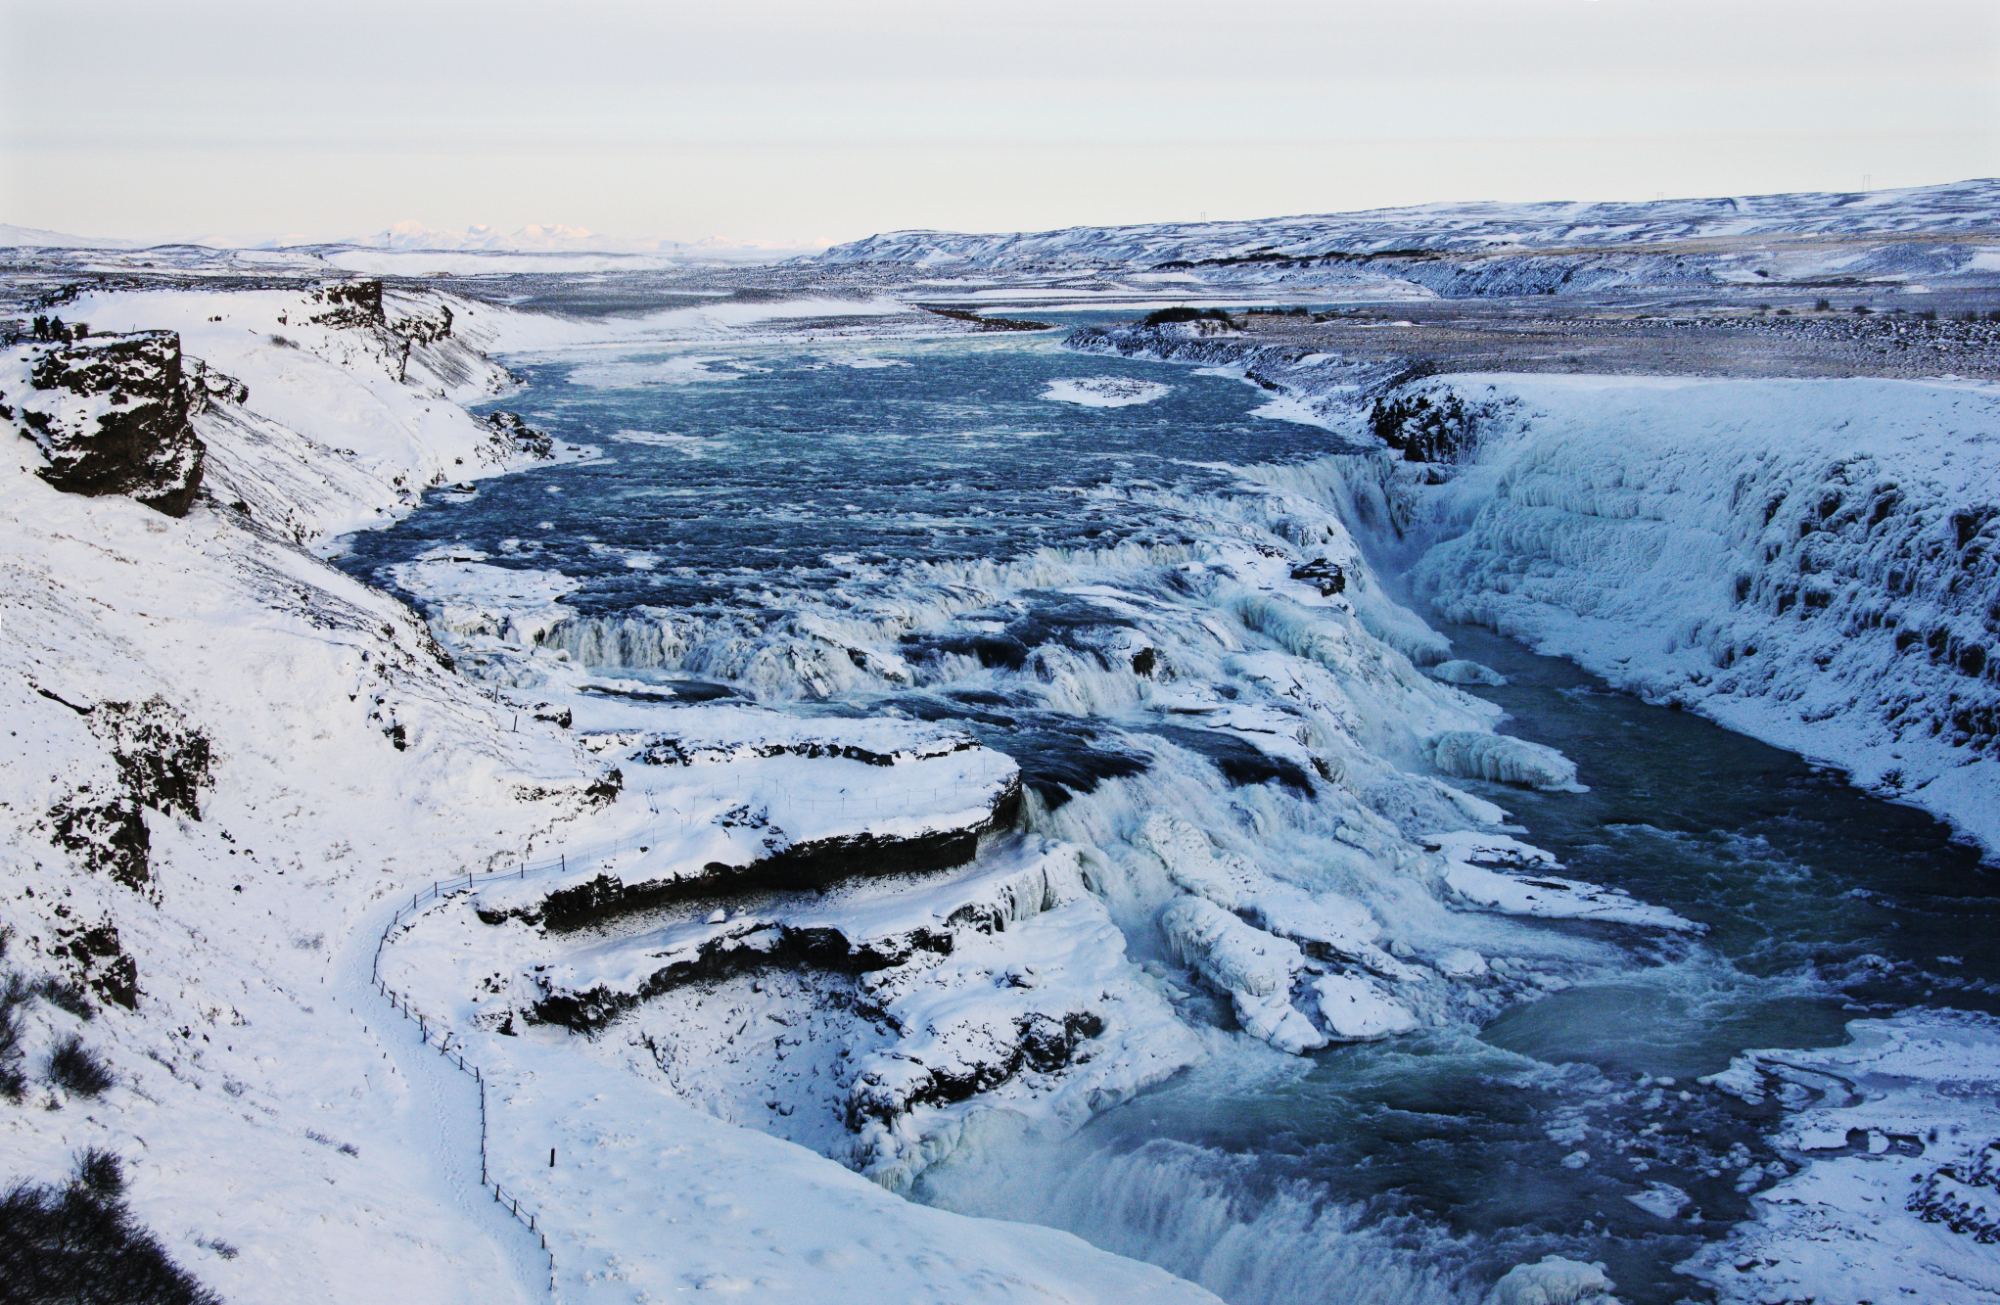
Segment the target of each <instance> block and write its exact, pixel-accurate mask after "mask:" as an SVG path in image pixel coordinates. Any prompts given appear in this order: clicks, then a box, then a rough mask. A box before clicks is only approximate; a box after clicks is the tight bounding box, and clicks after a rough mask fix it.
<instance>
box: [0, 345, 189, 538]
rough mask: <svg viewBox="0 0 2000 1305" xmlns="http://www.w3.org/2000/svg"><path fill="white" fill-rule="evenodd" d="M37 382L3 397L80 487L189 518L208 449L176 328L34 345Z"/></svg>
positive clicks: (53, 476)
mask: <svg viewBox="0 0 2000 1305" xmlns="http://www.w3.org/2000/svg"><path fill="white" fill-rule="evenodd" d="M28 358H29V386H30V388H29V389H28V390H26V391H25V392H22V393H18V394H7V395H0V418H11V419H13V420H14V421H15V422H16V423H17V424H18V425H19V427H20V428H21V429H22V431H23V433H24V434H26V435H27V436H28V438H30V439H32V440H34V441H35V444H36V446H37V447H39V448H40V449H41V451H42V456H43V457H45V458H47V459H48V463H49V465H48V466H46V467H44V468H42V469H41V471H40V472H39V473H38V474H39V475H40V476H41V478H42V479H43V480H46V481H47V482H48V483H49V484H51V485H54V486H55V487H56V488H57V489H60V490H64V491H67V492H68V493H72V494H88V495H101V494H126V495H130V496H131V497H132V498H135V499H137V500H139V501H140V502H141V503H144V504H145V505H146V506H147V507H150V508H153V509H155V510H157V511H160V512H164V513H165V514H166V515H168V516H171V517H178V516H185V515H186V514H187V510H188V508H189V506H191V505H192V504H193V502H194V496H195V491H196V490H197V489H198V488H199V487H200V485H201V469H202V461H203V458H204V457H205V456H206V454H207V448H206V446H204V445H203V444H202V442H201V439H200V437H199V436H197V435H196V434H195V433H194V429H193V427H191V426H189V425H188V403H187V394H186V389H185V385H184V381H183V376H182V371H181V340H180V336H179V335H178V334H176V333H175V332H173V331H136V332H133V333H131V334H129V335H93V336H86V337H82V338H78V339H73V340H68V341H61V342H51V343H46V344H38V345H32V346H29V354H28Z"/></svg>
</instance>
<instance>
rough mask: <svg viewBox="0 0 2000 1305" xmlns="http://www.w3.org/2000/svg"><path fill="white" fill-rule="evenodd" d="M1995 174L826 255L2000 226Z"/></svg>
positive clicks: (1071, 232) (1343, 248) (1502, 242)
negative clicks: (1870, 187) (1895, 186)
mask: <svg viewBox="0 0 2000 1305" xmlns="http://www.w3.org/2000/svg"><path fill="white" fill-rule="evenodd" d="M1996 212H2000V180H1995V179H1983V180H1976V181H1962V182H1954V183H1951V184H1949V185H1942V186H1924V187H1918V188H1913V189H1908V190H1879V191H1868V192H1851V193H1807V194H1796V195H1758V196H1748V197H1741V198H1725V199H1677V200H1660V201H1657V202H1654V203H1619V202H1600V203H1542V204H1503V203H1491V202H1489V203H1465V204H1424V205H1419V206H1416V207H1412V208H1390V209H1372V210H1368V211H1366V212H1360V213H1336V214H1328V215H1324V216H1305V217H1290V218H1268V219H1261V220H1256V221H1247V222H1202V223H1193V222H1179V223H1154V224H1147V225H1138V226H1128V227H1070V228H1066V229H1064V230H1061V231H1042V232H1033V233H1017V234H996V235H965V234H959V233H956V232H948V231H893V232H888V233H886V234H883V235H876V236H870V237H868V238H867V239H866V240H857V241H853V242H851V243H848V244H844V245H836V246H835V247H833V248H832V249H829V250H827V251H826V252H825V253H824V254H821V255H819V256H818V257H819V260H820V261H823V262H827V263H868V262H878V263H913V264H919V265H923V266H929V267H935V268H939V269H950V270H964V269H972V268H978V269H982V270H991V271H1001V270H1038V269H1049V268H1061V267H1108V268H1121V269H1126V270H1130V271H1147V270H1154V269H1159V268H1161V267H1163V266H1165V265H1170V264H1175V263H1180V264H1201V263H1204V262H1209V261H1212V260H1232V261H1244V262H1249V261H1262V262H1272V263H1275V262H1279V261H1283V260H1296V259H1302V258H1312V259H1317V258H1324V257H1328V256H1338V255H1346V256H1348V257H1350V258H1361V257H1367V256H1375V257H1393V256H1396V255H1403V254H1408V253H1410V252H1412V251H1425V252H1433V253H1453V254H1488V253H1495V252H1500V251H1525V250H1544V251H1546V250H1554V249H1580V248H1591V249H1602V248H1613V247H1618V246H1626V247H1637V246H1641V245H1656V244H1664V243H1670V242H1685V241H1698V240H1716V239H1721V238H1728V237H1741V236H1780V235H1784V236H1861V237H1866V236H1881V235H1889V234H1902V235H1908V234H1917V233H1949V234H1955V235H1969V234H1985V235H1988V236H1994V235H1996V231H2000V221H1996V218H1995V214H1996Z"/></svg>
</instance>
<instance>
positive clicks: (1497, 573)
mask: <svg viewBox="0 0 2000 1305" xmlns="http://www.w3.org/2000/svg"><path fill="white" fill-rule="evenodd" d="M1452 385H1453V387H1454V388H1456V389H1459V390H1462V391H1464V392H1466V394H1467V396H1468V398H1472V397H1476V398H1478V399H1480V400H1481V401H1485V400H1487V399H1490V398H1491V397H1493V396H1494V395H1496V394H1498V395H1501V396H1513V397H1516V398H1518V399H1519V400H1520V404H1519V405H1518V406H1517V407H1515V408H1513V409H1511V411H1513V412H1514V413H1516V414H1517V417H1516V418H1515V419H1510V420H1509V421H1508V422H1506V423H1504V424H1500V425H1498V426H1496V428H1494V429H1490V430H1486V431H1483V432H1482V435H1481V446H1480V449H1481V451H1480V454H1479V457H1478V461H1477V462H1476V463H1474V464H1472V465H1471V466H1469V467H1466V468H1462V469H1460V470H1459V472H1458V473H1457V475H1456V477H1455V478H1454V479H1453V480H1451V481H1450V483H1448V484H1446V485H1444V486H1441V487H1438V488H1436V489H1434V490H1415V491H1413V492H1414V493H1416V494H1417V495H1418V498H1419V501H1420V502H1422V503H1423V504H1424V507H1423V509H1422V510H1423V511H1425V512H1428V513H1429V514H1430V521H1431V523H1432V525H1433V526H1434V528H1436V529H1438V530H1440V531H1442V532H1444V533H1447V534H1454V533H1455V535H1456V537H1454V538H1449V539H1447V540H1446V541H1445V542H1443V543H1441V544H1438V545H1437V546H1436V547H1434V548H1432V549H1431V550H1430V552H1429V553H1428V554H1427V555H1426V556H1425V557H1424V558H1423V560H1422V561H1421V562H1420V563H1419V564H1418V566H1417V568H1416V572H1415V574H1416V578H1417V580H1418V582H1419V583H1420V585H1421V586H1422V588H1423V589H1424V590H1425V591H1426V592H1427V593H1428V594H1430V595H1431V596H1432V598H1433V601H1434V602H1435V603H1436V604H1437V606H1438V607H1439V609H1440V610H1441V611H1442V612H1444V613H1445V614H1446V615H1447V616H1448V617H1450V618H1452V619H1455V620H1467V621H1476V622H1479V623H1481V624H1485V625H1490V626H1493V627H1494V628H1496V629H1499V630H1501V631H1503V632H1504V633H1507V634H1510V635H1513V636H1515V637H1518V638H1521V639H1523V640H1524V641H1526V642H1528V643H1531V644H1533V645H1534V646H1535V647H1536V648H1538V649H1539V650H1540V651H1542V652H1545V653H1553V654H1559V655H1562V656H1567V657H1571V658H1574V659H1575V660H1577V661H1578V662H1580V663H1582V664H1583V665H1584V666H1586V667H1588V668H1589V669H1591V670H1592V671H1594V672H1596V673H1598V674H1601V675H1603V676H1604V677H1605V678H1607V679H1608V680H1610V681H1611V682H1612V683H1613V684H1616V685H1618V686H1619V687H1621V688H1625V689H1629V690H1631V691H1633V692H1636V693H1639V694H1640V695H1642V696H1644V697H1646V698H1648V699H1650V700H1652V701H1656V702H1668V703H1675V704H1679V705H1683V706H1686V707H1689V708H1692V709H1694V710H1697V711H1700V712H1701V713H1703V714H1704V715H1707V716H1710V717H1712V718H1714V719H1715V720H1717V721H1719V722H1721V723H1722V724H1724V725H1727V726H1729V727H1731V728H1733V729H1739V730H1742V731H1744V732H1746V733H1749V734H1754V735H1756V736H1758V737H1760V738H1764V739H1767V740H1769V741H1771V742H1773V743H1776V744H1778V745H1780V746H1782V747H1787V748H1792V749H1794V750H1797V751H1800V752H1803V753H1805V754H1807V755H1809V756H1814V757H1820V758H1825V759H1827V760H1830V761H1833V762H1835V763H1837V764H1839V765H1841V766H1844V767H1846V768H1848V769H1850V770H1851V771H1852V772H1853V775H1854V778H1855V780H1856V782H1858V783H1860V784H1862V785H1864V786H1866V787H1869V788H1871V789H1873V790H1875V791H1876V792H1879V793H1882V794H1884V795H1886V796H1891V797H1895V798H1898V799H1900V800H1904V801H1908V802H1912V803H1915V804H1917V805H1920V806H1923V807H1925V808H1926V809H1928V810H1931V811H1933V812H1936V813H1937V814H1939V815H1941V816H1943V817H1945V818H1947V819H1949V820H1951V821H1952V822H1953V823H1955V824H1956V825H1958V826H1959V827H1960V828H1962V829H1964V830H1965V831H1966V832H1967V833H1969V834H1971V835H1973V836H1974V837H1977V838H1978V839H1980V840H1981V841H1983V842H1984V843H1985V844H1986V845H1987V846H1988V847H1989V848H1991V847H2000V804H1995V803H1994V802H1993V800H1992V796H1993V794H1994V793H1995V792H1996V791H2000V756H1996V749H2000V642H1996V641H2000V626H1996V625H1995V618H1994V615H1993V613H1994V610H1995V604H1996V603H1997V602H2000V507H1996V506H1995V505H1994V504H1993V503H1992V502H1991V501H1990V500H1991V497H1992V487H1993V486H1994V485H1995V484H1996V483H2000V393H1996V392H1995V391H1994V390H1993V389H1991V388H1990V387H1985V386H1975V385H1958V384H1948V383H1935V384H1917V383H1908V382H1892V381H1864V380H1844V381H1663V380H1621V379H1612V378H1535V379H1532V380H1529V379H1524V378H1506V377H1487V378H1454V380H1453V381H1452Z"/></svg>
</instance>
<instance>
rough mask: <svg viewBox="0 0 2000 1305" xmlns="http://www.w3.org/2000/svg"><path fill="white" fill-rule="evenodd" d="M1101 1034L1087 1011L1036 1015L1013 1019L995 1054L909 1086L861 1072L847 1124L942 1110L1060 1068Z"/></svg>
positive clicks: (934, 1070) (937, 1070)
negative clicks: (1026, 1072)
mask: <svg viewBox="0 0 2000 1305" xmlns="http://www.w3.org/2000/svg"><path fill="white" fill-rule="evenodd" d="M1103 1032H1104V1021H1103V1020H1102V1019H1100V1018H1099V1017H1098V1016H1097V1015H1095V1014H1093V1013H1091V1012H1089V1011H1072V1012H1069V1013H1067V1014H1065V1015H1064V1016H1063V1017H1062V1018H1061V1019H1060V1020H1058V1019H1056V1018H1055V1017H1054V1016H1053V1015H1049V1014H1046V1013H1044V1012H1041V1011H1034V1012H1030V1013H1029V1014H1027V1015H1023V1016H1022V1017H1020V1019H1018V1020H1016V1021H1015V1023H1014V1027H1013V1029H1012V1030H1011V1033H1012V1037H1011V1038H1004V1039H1002V1040H1001V1042H1002V1049H1001V1053H1000V1054H999V1055H997V1056H994V1057H991V1058H988V1059H982V1060H978V1061H976V1062H973V1063H971V1064H966V1065H963V1066H957V1067H952V1068H946V1067H927V1068H928V1069H929V1072H928V1073H926V1074H924V1075H922V1076H921V1077H919V1078H918V1079H917V1081H916V1082H914V1083H903V1084H900V1085H899V1084H891V1083H887V1082H884V1081H883V1080H882V1079H881V1078H879V1077H877V1076H876V1075H874V1074H864V1075H863V1076H862V1077H861V1078H859V1079H857V1080H856V1081H855V1084H854V1087H853V1088H852V1090H851V1091H850V1092H849V1094H848V1100H847V1126H848V1128H850V1129H852V1130H854V1131H856V1132H859V1131H860V1130H861V1127H862V1125H863V1124H865V1123H866V1122H867V1121H868V1120H870V1119H880V1120H884V1121H887V1120H892V1119H895V1118H896V1117H897V1116H899V1115H905V1114H908V1113H909V1112H910V1111H911V1110H912V1109H913V1108H915V1107H917V1106H948V1105H951V1104H952V1103H954V1102H958V1101H965V1100H968V1099H969V1098H971V1097H975V1096H977V1095H978V1094H980V1093H981V1092H991V1091H992V1090H993V1089H994V1088H997V1087H999V1086H1000V1085H1001V1084H1002V1083H1005V1082H1007V1081H1008V1080H1009V1079H1011V1078H1013V1077H1014V1076H1015V1075H1016V1074H1019V1073H1020V1072H1021V1071H1022V1069H1023V1068H1027V1069H1031V1070H1034V1071H1036V1072H1038V1073H1043V1074H1049V1073H1054V1072H1055V1071H1056V1070H1059V1069H1062V1068H1064V1067H1066V1066H1067V1065H1068V1064H1069V1063H1070V1061H1071V1060H1072V1059H1073V1058H1074V1057H1075V1055H1076V1049H1077V1047H1078V1045H1079V1044H1081V1043H1083V1042H1086V1041H1088V1040H1089V1039H1091V1038H1094V1037H1096V1036H1098V1035H1099V1034H1101V1033H1103Z"/></svg>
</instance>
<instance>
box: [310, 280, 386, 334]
mask: <svg viewBox="0 0 2000 1305" xmlns="http://www.w3.org/2000/svg"><path fill="white" fill-rule="evenodd" d="M311 298H312V300H313V302H314V303H316V304H323V305H325V307H323V308H322V309H321V310H320V311H319V312H316V313H314V314H313V315H312V316H311V317H310V318H309V319H307V320H309V321H312V322H314V323H316V324H318V325H320V326H336V327H338V326H381V325H382V324H383V322H384V320H385V319H384V317H383V314H382V283H381V282H380V281H374V280H368V281H341V282H336V283H335V284H333V285H323V286H320V287H319V288H318V289H316V290H314V291H313V292H312V295H311Z"/></svg>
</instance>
